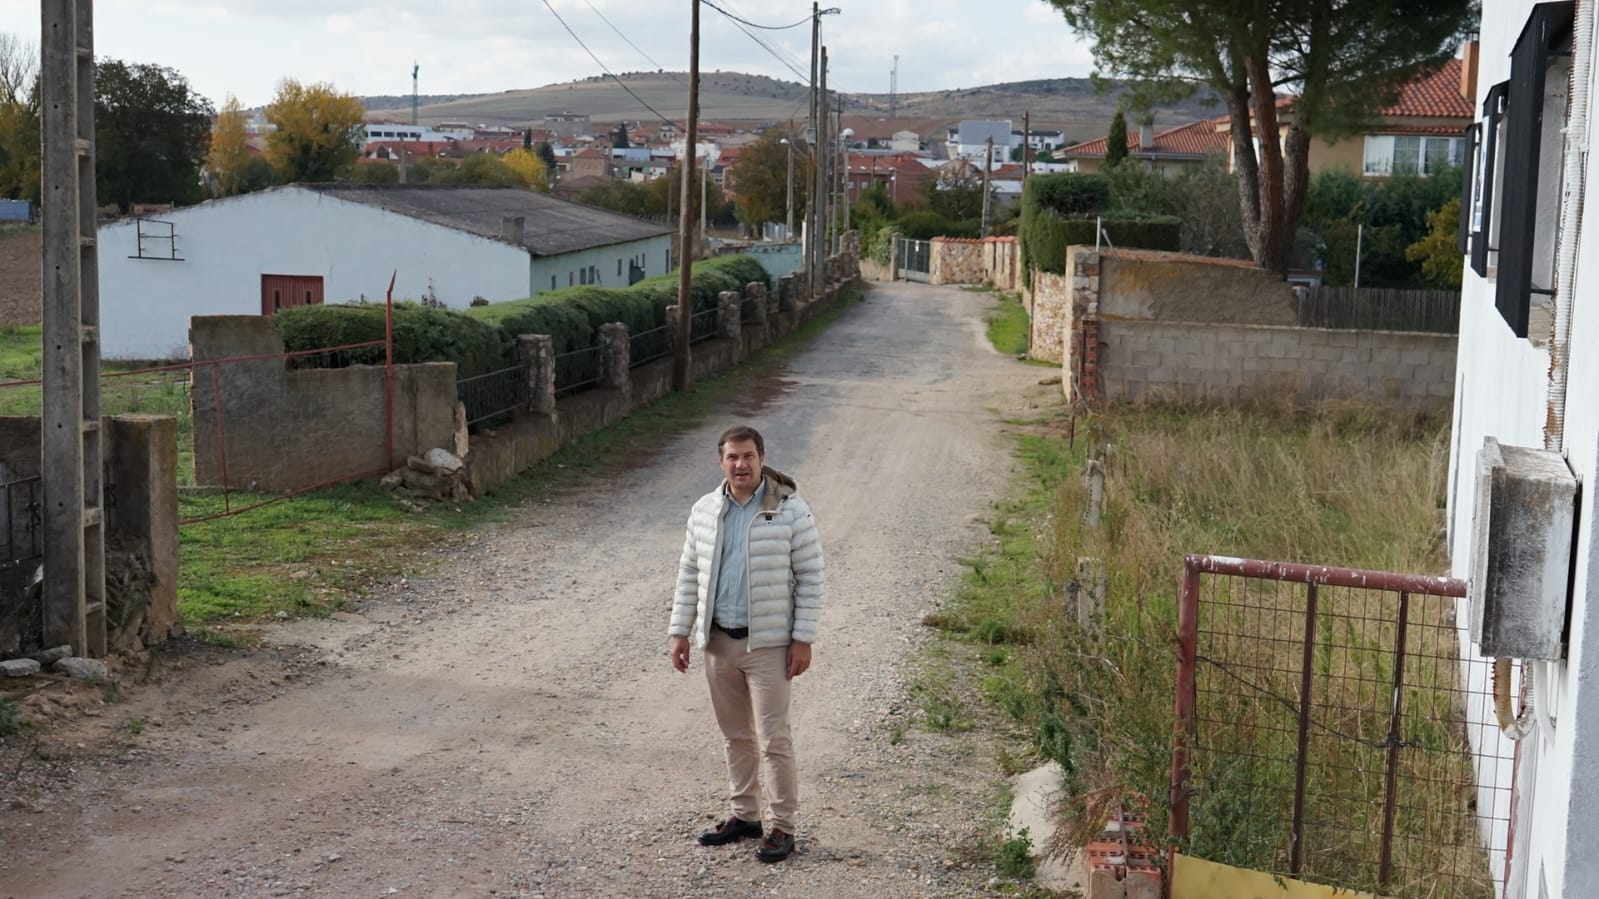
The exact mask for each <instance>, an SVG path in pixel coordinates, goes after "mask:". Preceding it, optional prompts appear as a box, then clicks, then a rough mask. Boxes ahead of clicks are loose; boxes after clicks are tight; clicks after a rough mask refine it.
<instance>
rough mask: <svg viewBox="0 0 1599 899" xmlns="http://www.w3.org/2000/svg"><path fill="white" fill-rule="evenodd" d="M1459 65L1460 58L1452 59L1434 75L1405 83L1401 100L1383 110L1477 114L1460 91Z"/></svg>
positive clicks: (1458, 116)
mask: <svg viewBox="0 0 1599 899" xmlns="http://www.w3.org/2000/svg"><path fill="white" fill-rule="evenodd" d="M1460 66H1461V62H1460V60H1459V59H1451V60H1449V61H1448V62H1446V63H1444V64H1443V68H1440V69H1439V70H1438V71H1436V72H1434V73H1432V74H1431V75H1428V76H1427V77H1425V78H1420V79H1417V80H1416V81H1412V82H1410V83H1409V84H1407V85H1405V89H1404V91H1403V92H1401V93H1400V95H1399V100H1398V101H1397V102H1395V103H1394V105H1393V106H1390V107H1389V108H1387V109H1385V110H1383V111H1382V114H1383V115H1385V116H1414V117H1418V118H1450V119H1471V118H1474V117H1475V110H1473V109H1472V103H1471V101H1470V100H1467V99H1466V98H1465V97H1463V96H1461V95H1460ZM1462 124H1464V123H1462Z"/></svg>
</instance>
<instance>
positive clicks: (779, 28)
mask: <svg viewBox="0 0 1599 899" xmlns="http://www.w3.org/2000/svg"><path fill="white" fill-rule="evenodd" d="M700 2H701V3H704V4H705V5H706V6H709V7H710V8H711V9H714V10H716V11H717V12H719V13H721V14H722V15H724V16H727V17H728V18H729V19H732V20H733V21H735V22H738V23H740V24H743V25H748V26H749V27H751V28H759V29H760V30H762V31H787V30H789V29H790V28H798V27H800V26H801V25H806V24H809V23H810V21H811V17H810V16H806V17H805V18H803V19H800V20H799V21H798V22H795V23H794V24H792V25H757V24H755V23H754V22H751V21H750V20H749V19H744V18H740V17H738V16H735V15H733V14H732V13H730V12H728V11H727V10H725V9H723V8H721V7H720V6H717V5H716V4H715V3H712V2H711V0H700Z"/></svg>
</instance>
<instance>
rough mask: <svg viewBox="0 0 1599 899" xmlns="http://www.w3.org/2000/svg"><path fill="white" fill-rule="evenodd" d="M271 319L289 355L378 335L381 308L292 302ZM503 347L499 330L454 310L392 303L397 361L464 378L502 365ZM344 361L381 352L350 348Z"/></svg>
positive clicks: (374, 358)
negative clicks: (451, 369)
mask: <svg viewBox="0 0 1599 899" xmlns="http://www.w3.org/2000/svg"><path fill="white" fill-rule="evenodd" d="M272 323H273V325H274V326H276V328H277V330H278V333H279V334H280V335H282V337H283V348H284V349H285V350H286V351H288V352H291V353H293V352H299V351H303V350H316V349H322V348H323V347H331V346H346V345H348V344H352V343H366V342H368V341H373V340H382V339H383V306H382V305H379V304H375V303H359V304H352V305H342V306H296V307H293V308H291V309H284V310H283V311H281V312H279V313H277V314H276V315H274V316H272ZM507 345H508V341H507V340H506V338H505V335H504V334H503V333H502V332H501V331H500V329H498V328H496V327H494V326H493V325H489V324H485V323H483V322H478V321H474V320H472V319H471V318H468V317H467V316H465V315H462V314H461V313H459V312H455V311H452V310H449V309H436V308H431V307H427V306H419V305H417V304H416V303H411V302H406V303H396V304H395V305H394V361H395V362H396V363H409V362H454V363H455V365H456V370H457V373H458V376H459V377H462V378H469V377H471V376H473V375H480V374H484V373H486V372H491V371H495V370H498V369H500V368H504V367H505V364H506V363H505V358H506V349H507ZM345 361H347V362H349V363H350V364H356V365H361V364H375V363H380V362H382V361H383V350H382V349H381V348H377V347H374V348H372V349H370V350H352V351H350V352H349V353H348V355H347V357H346V360H345Z"/></svg>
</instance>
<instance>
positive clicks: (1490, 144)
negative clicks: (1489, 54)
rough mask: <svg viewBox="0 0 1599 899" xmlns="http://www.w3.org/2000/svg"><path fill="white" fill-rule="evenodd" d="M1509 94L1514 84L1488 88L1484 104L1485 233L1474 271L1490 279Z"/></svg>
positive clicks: (1477, 238) (1478, 236)
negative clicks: (1502, 134) (1501, 144)
mask: <svg viewBox="0 0 1599 899" xmlns="http://www.w3.org/2000/svg"><path fill="white" fill-rule="evenodd" d="M1509 90H1510V82H1508V81H1501V82H1499V83H1498V84H1496V85H1494V86H1493V87H1490V88H1488V96H1487V97H1486V98H1485V99H1484V100H1483V101H1482V130H1483V135H1482V155H1483V163H1482V184H1480V185H1478V188H1477V189H1478V190H1480V191H1482V224H1481V227H1482V230H1481V231H1478V232H1473V238H1472V242H1471V270H1472V271H1474V272H1476V273H1477V274H1478V275H1479V276H1480V277H1484V278H1486V277H1488V251H1489V249H1490V247H1489V246H1488V244H1489V242H1490V241H1491V240H1492V239H1493V220H1494V212H1496V211H1497V209H1496V207H1497V204H1496V203H1495V202H1494V179H1495V177H1496V176H1497V174H1498V164H1499V153H1500V147H1499V131H1500V128H1499V126H1500V122H1501V121H1502V120H1503V119H1504V115H1505V94H1506V93H1508V92H1509Z"/></svg>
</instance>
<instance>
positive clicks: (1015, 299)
mask: <svg viewBox="0 0 1599 899" xmlns="http://www.w3.org/2000/svg"><path fill="white" fill-rule="evenodd" d="M996 296H998V297H999V305H997V306H995V307H994V308H993V309H991V310H989V313H988V340H989V342H990V343H992V344H993V345H994V349H996V350H999V351H1000V352H1001V353H1005V354H1006V355H1009V356H1020V355H1022V354H1023V353H1025V352H1027V346H1028V343H1029V342H1030V341H1029V340H1028V335H1029V333H1030V332H1031V330H1032V326H1033V324H1032V319H1031V318H1030V317H1029V316H1028V315H1027V310H1026V309H1024V308H1022V298H1021V297H1020V296H1018V295H1016V294H1014V293H997V294H996Z"/></svg>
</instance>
